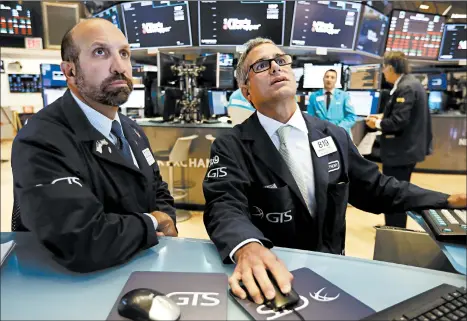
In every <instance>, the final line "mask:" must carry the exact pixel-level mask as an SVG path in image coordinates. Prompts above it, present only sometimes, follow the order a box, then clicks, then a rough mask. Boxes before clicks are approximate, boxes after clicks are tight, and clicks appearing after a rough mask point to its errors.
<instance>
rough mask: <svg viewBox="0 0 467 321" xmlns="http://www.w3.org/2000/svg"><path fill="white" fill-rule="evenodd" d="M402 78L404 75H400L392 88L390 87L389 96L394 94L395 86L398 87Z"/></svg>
mask: <svg viewBox="0 0 467 321" xmlns="http://www.w3.org/2000/svg"><path fill="white" fill-rule="evenodd" d="M402 76H404V75H400V76H399V78H397V80H396V82H395V83H394V87H392V89H391V92H390V95H392V94H394V92H395V91H396V90H397V85H399V83H400V81H401V79H402Z"/></svg>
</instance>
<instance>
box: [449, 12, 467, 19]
mask: <svg viewBox="0 0 467 321" xmlns="http://www.w3.org/2000/svg"><path fill="white" fill-rule="evenodd" d="M466 18H467V14H465V13H462V14H461V13H453V14H452V15H451V19H466Z"/></svg>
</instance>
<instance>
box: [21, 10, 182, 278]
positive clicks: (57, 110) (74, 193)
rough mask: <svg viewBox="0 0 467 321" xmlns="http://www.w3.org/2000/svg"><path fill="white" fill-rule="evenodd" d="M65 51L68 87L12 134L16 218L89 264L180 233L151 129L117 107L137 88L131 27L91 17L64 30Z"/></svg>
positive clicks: (62, 253) (55, 249) (66, 257)
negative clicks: (125, 29)
mask: <svg viewBox="0 0 467 321" xmlns="http://www.w3.org/2000/svg"><path fill="white" fill-rule="evenodd" d="M61 54H62V60H63V61H62V63H61V69H62V71H63V73H64V75H65V76H66V79H67V84H68V88H69V89H68V90H67V91H66V93H65V94H64V95H63V97H61V98H60V99H58V100H56V101H55V102H54V103H53V104H51V105H49V106H47V107H45V108H44V109H43V110H41V111H40V112H39V113H37V114H36V115H35V116H34V117H32V118H31V119H30V120H29V122H28V124H27V125H26V126H24V127H23V128H22V129H21V131H20V132H19V133H18V135H17V137H16V139H15V141H14V143H13V150H12V168H13V180H14V194H15V203H17V204H18V205H19V208H20V210H19V212H20V215H18V216H14V217H13V226H14V227H15V230H25V231H31V232H32V233H33V235H34V236H35V237H36V238H37V239H38V240H39V241H40V242H41V243H42V244H43V245H44V246H45V247H46V248H47V249H48V250H50V251H51V252H52V253H53V255H54V258H55V259H56V260H57V261H58V262H59V263H60V264H62V265H63V266H65V267H67V268H68V269H70V270H73V271H78V272H88V271H94V270H99V269H103V268H107V267H110V266H114V265H117V264H121V263H123V262H125V261H127V260H129V259H130V258H131V257H132V256H133V255H134V254H136V253H138V252H139V251H141V250H144V249H147V248H149V247H152V246H154V245H156V244H157V243H158V236H162V235H166V236H177V230H176V227H175V208H174V201H173V198H172V196H171V195H170V193H169V191H168V189H167V184H166V183H165V182H164V181H163V180H162V178H161V176H160V172H159V168H158V166H157V163H156V162H155V160H154V158H153V156H152V155H153V154H152V151H151V148H150V146H149V141H148V139H147V137H146V136H145V134H144V132H143V130H142V129H141V128H140V127H139V126H138V125H137V124H136V123H135V122H133V121H132V120H131V119H129V118H127V117H125V116H124V115H122V114H119V113H118V106H119V105H121V104H123V103H125V102H126V101H127V99H128V96H129V95H130V93H131V92H132V90H133V84H132V80H131V79H132V70H131V62H130V48H129V45H128V42H127V39H126V38H125V36H124V35H123V34H122V32H121V31H120V30H119V29H118V28H116V27H115V26H114V25H113V24H112V23H110V22H108V21H106V20H103V19H89V20H86V21H84V22H81V23H79V24H78V25H76V26H75V27H74V28H73V29H71V30H70V31H69V32H67V33H66V35H65V36H64V37H63V40H62V48H61Z"/></svg>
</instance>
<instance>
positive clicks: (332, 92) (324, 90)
mask: <svg viewBox="0 0 467 321" xmlns="http://www.w3.org/2000/svg"><path fill="white" fill-rule="evenodd" d="M335 90H336V88H333V89H331V90H326V89H323V95H326V93H327V92H330V93H331V96H334V91H335Z"/></svg>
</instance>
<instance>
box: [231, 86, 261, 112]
mask: <svg viewBox="0 0 467 321" xmlns="http://www.w3.org/2000/svg"><path fill="white" fill-rule="evenodd" d="M229 107H237V108H245V109H248V110H251V111H255V108H254V107H253V106H252V105H251V104H250V102H249V101H248V100H246V98H245V97H244V96H243V94H242V90H241V89H237V90H235V91H234V92H233V93H232V95H231V96H230V98H229V103H228V104H227V108H229Z"/></svg>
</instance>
